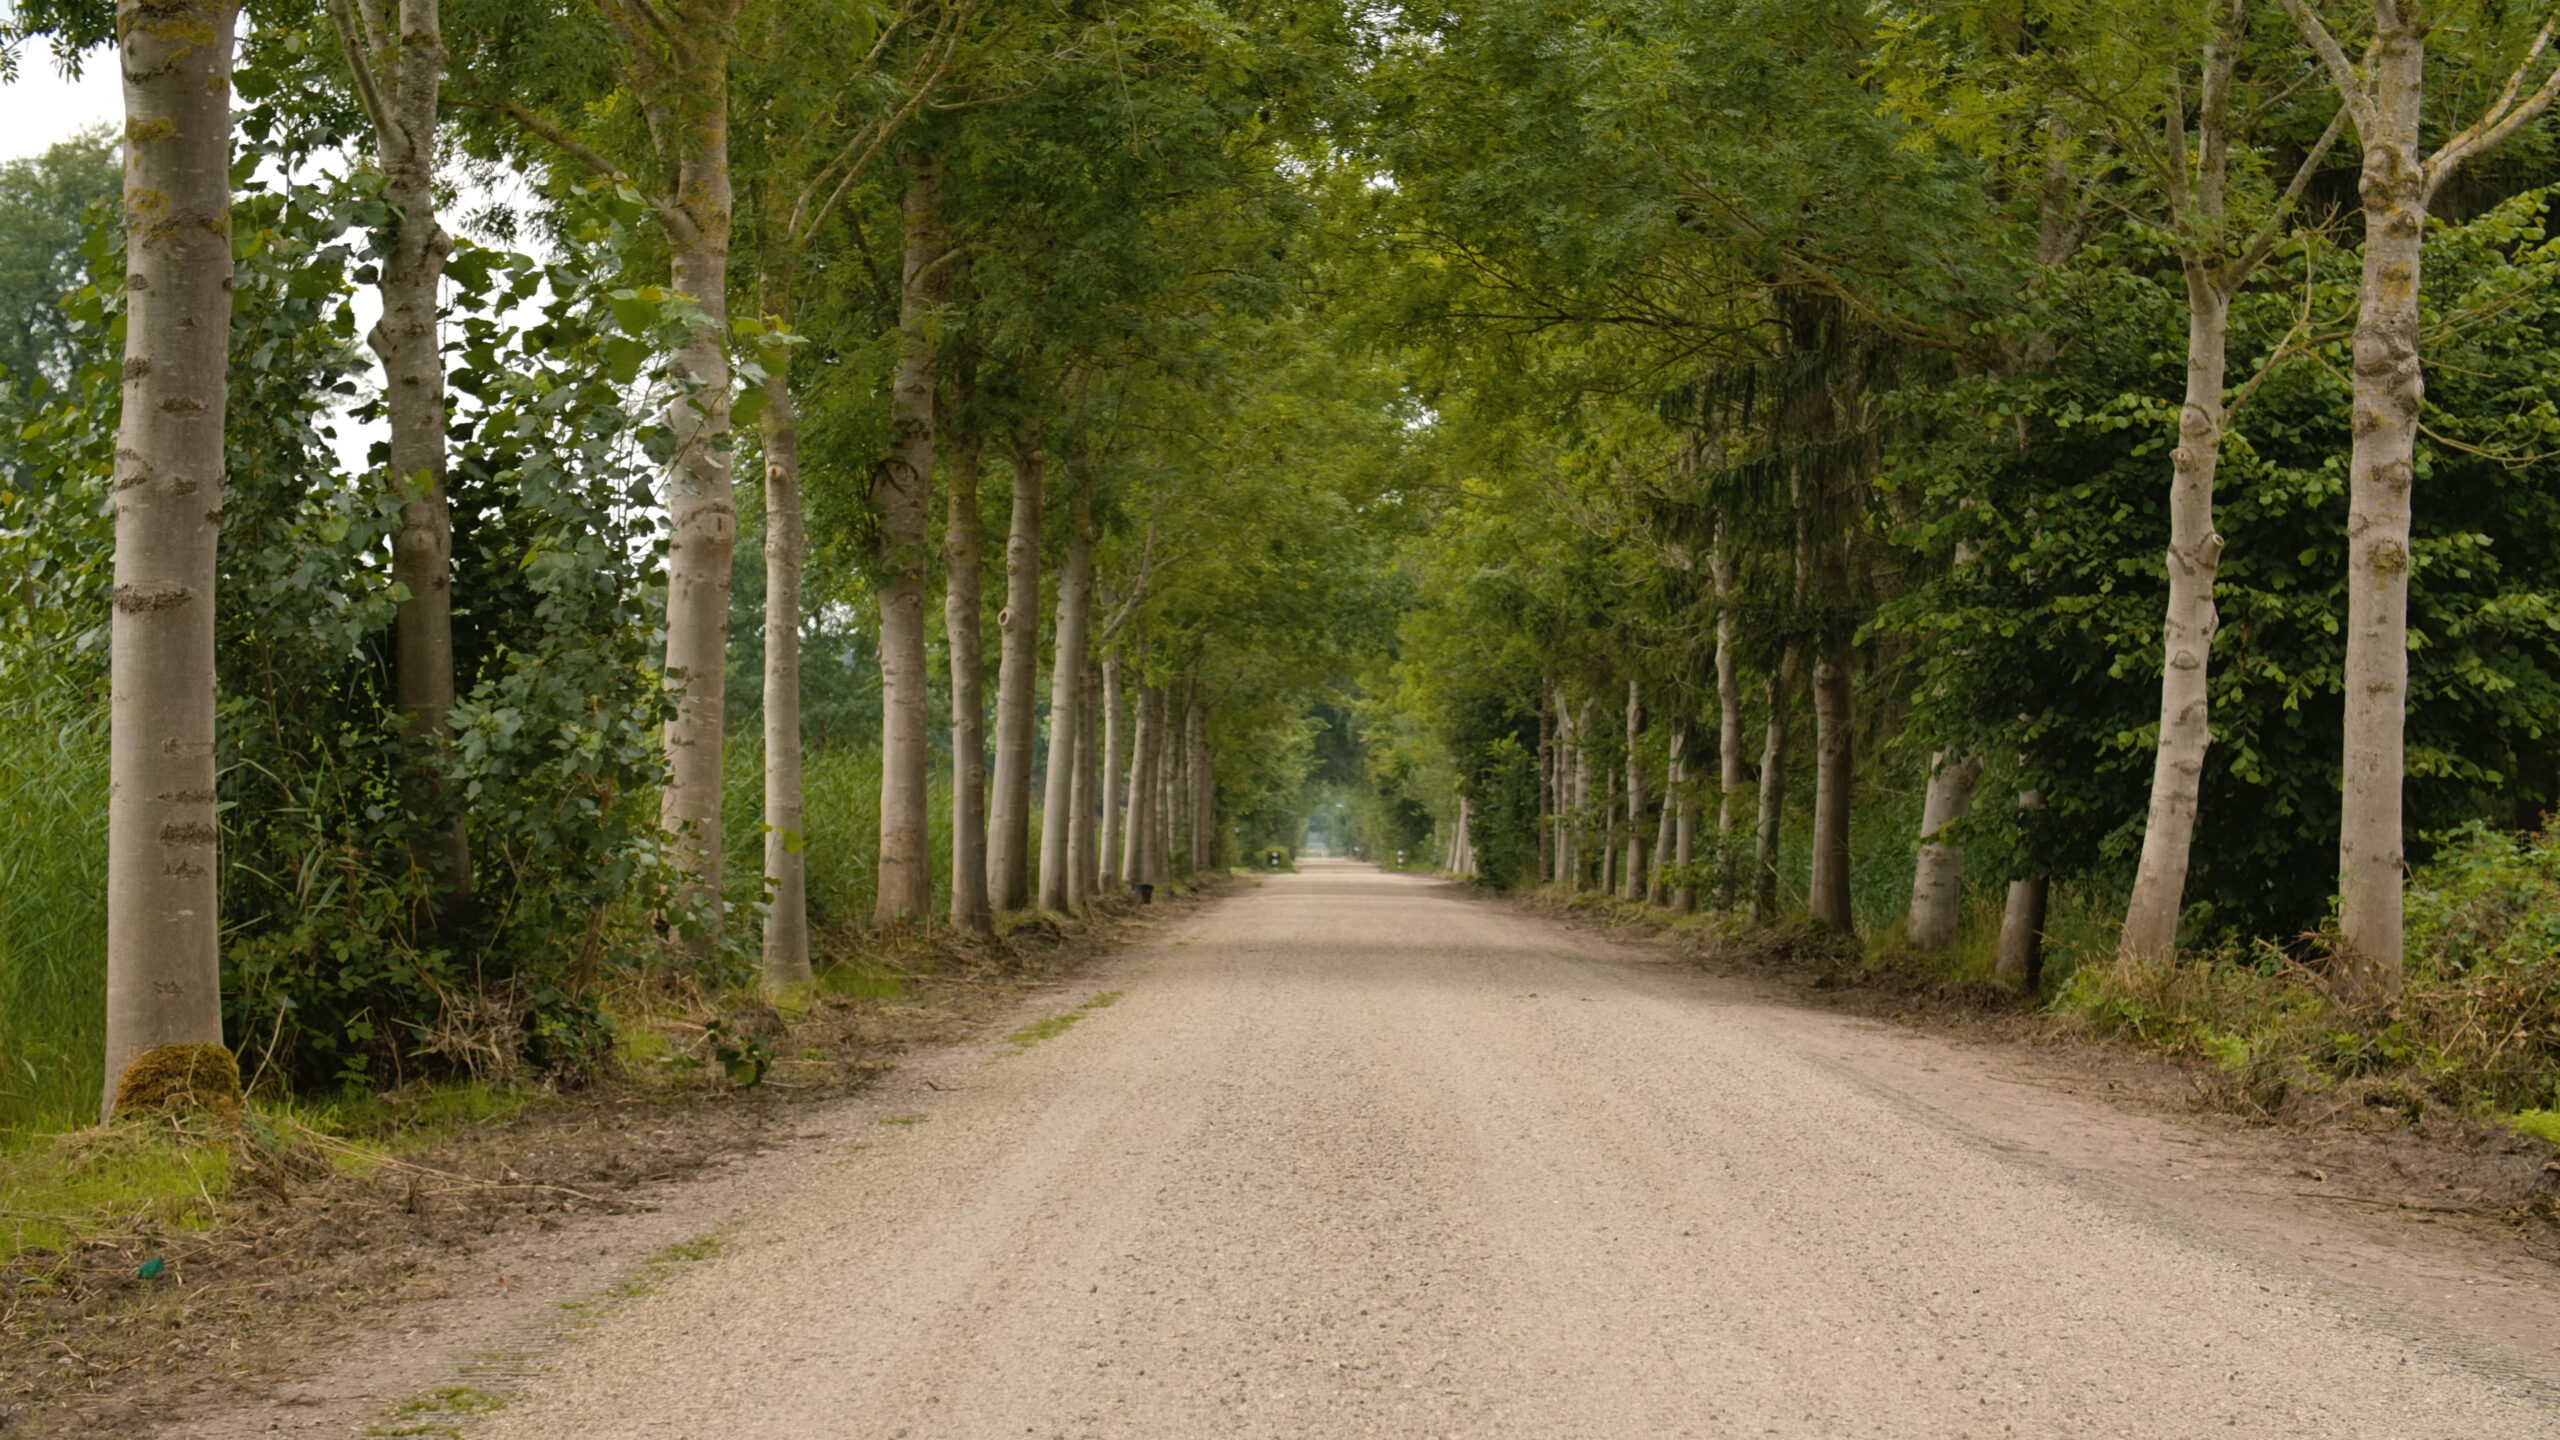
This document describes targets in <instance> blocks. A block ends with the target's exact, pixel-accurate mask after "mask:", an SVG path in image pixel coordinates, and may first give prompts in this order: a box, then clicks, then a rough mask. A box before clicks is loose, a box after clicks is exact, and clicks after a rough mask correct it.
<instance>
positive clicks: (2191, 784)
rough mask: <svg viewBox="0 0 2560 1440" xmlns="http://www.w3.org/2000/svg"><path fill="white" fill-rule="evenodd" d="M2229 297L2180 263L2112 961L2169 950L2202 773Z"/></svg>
mask: <svg viewBox="0 0 2560 1440" xmlns="http://www.w3.org/2000/svg"><path fill="white" fill-rule="evenodd" d="M2229 330H2230V325H2229V302H2228V300H2227V299H2226V298H2225V296H2224V295H2223V293H2222V290H2221V287H2220V285H2219V283H2218V282H2216V281H2214V280H2213V279H2211V278H2210V277H2208V276H2206V275H2205V274H2204V273H2203V271H2202V268H2201V267H2200V266H2198V265H2196V264H2193V263H2190V264H2189V265H2188V267H2187V395H2186V405H2185V408H2184V409H2183V410H2181V411H2180V412H2179V418H2178V445H2177V448H2176V449H2174V450H2172V451H2170V452H2169V459H2170V482H2169V562H2168V563H2169V601H2168V611H2167V618H2166V619H2165V620H2164V621H2163V623H2162V626H2161V637H2162V656H2163V664H2162V666H2161V670H2160V745H2159V750H2158V752H2157V754H2156V755H2155V756H2154V757H2153V759H2152V766H2151V814H2150V818H2149V820H2148V821H2147V822H2146V824H2145V826H2144V828H2143V832H2142V861H2141V864H2140V866H2139V867H2138V868H2137V869H2136V870H2135V872H2134V879H2133V894H2132V896H2131V897H2130V898H2129V899H2128V900H2127V901H2126V904H2125V912H2124V928H2123V930H2122V931H2120V932H2119V933H2118V935H2117V938H2116V961H2117V963H2118V964H2119V965H2151V964H2161V963H2165V962H2166V961H2168V960H2169V958H2170V957H2171V956H2172V954H2174V953H2175V951H2176V949H2177V944H2178V917H2179V915H2180V914H2181V913H2182V912H2183V911H2184V909H2185V904H2186V884H2187V857H2188V854H2189V852H2190V851H2191V850H2192V848H2193V847H2194V843H2195V829H2196V815H2197V806H2198V801H2199V797H2200V795H2201V793H2202V788H2203V780H2204V757H2205V749H2206V747H2207V746H2208V745H2210V744H2211V743H2212V738H2213V735H2212V729H2211V726H2210V724H2209V717H2208V706H2209V702H2210V681H2211V671H2212V662H2213V632H2214V629H2215V626H2216V623H2217V622H2216V618H2215V614H2214V604H2213V586H2214V575H2215V572H2216V571H2217V570H2218V569H2220V567H2221V561H2222V537H2221V536H2220V535H2218V534H2215V533H2214V528H2213V481H2214V472H2215V470H2216V469H2217V468H2218V466H2219V465H2220V463H2221V458H2222V431H2223V414H2222V379H2223V365H2224V357H2225V353H2226V349H2227V344H2226V342H2227V338H2228V335H2229Z"/></svg>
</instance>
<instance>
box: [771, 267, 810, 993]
mask: <svg viewBox="0 0 2560 1440" xmlns="http://www.w3.org/2000/svg"><path fill="white" fill-rule="evenodd" d="M788 264H789V262H788V261H787V260H785V261H782V262H780V263H778V264H777V265H775V266H774V267H773V268H772V269H769V270H768V271H767V273H766V280H765V284H764V287H763V289H764V313H765V314H766V315H768V316H772V317H776V318H780V317H786V316H788V315H789V314H790V304H791V294H790V276H789V272H788V270H787V268H785V267H787V266H788ZM768 363H769V365H770V366H771V368H770V369H769V370H768V371H767V373H766V375H765V381H764V388H765V404H764V414H763V416H762V417H761V420H762V424H763V436H762V438H763V442H764V826H765V830H764V875H765V885H766V888H767V889H768V890H769V891H770V892H771V894H772V900H771V904H770V907H769V909H768V910H767V912H766V915H765V922H764V973H765V978H766V980H768V981H770V982H771V983H773V984H776V985H796V984H799V983H801V982H803V981H805V980H807V979H808V978H809V883H808V863H807V861H808V857H807V855H806V854H804V853H803V846H804V844H805V843H806V842H805V837H806V836H807V833H808V832H807V829H806V826H805V824H804V820H805V817H804V815H803V813H802V806H801V798H802V797H801V786H800V768H801V767H800V567H801V563H802V561H803V560H804V559H805V557H806V556H807V554H808V547H809V539H808V530H807V527H806V526H805V525H804V524H803V523H802V518H801V511H800V410H799V406H798V404H797V403H796V402H795V401H794V400H793V398H792V394H791V370H790V364H791V362H790V357H789V356H788V355H787V354H779V353H778V354H776V355H774V356H772V357H771V358H770V359H769V361H768Z"/></svg>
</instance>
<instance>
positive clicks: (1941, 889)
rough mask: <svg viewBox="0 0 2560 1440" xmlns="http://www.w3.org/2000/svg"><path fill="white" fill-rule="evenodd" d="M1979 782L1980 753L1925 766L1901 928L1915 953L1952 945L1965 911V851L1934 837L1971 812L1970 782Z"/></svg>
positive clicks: (1980, 773)
mask: <svg viewBox="0 0 2560 1440" xmlns="http://www.w3.org/2000/svg"><path fill="white" fill-rule="evenodd" d="M1980 778H1982V757H1981V756H1979V755H1967V756H1965V757H1963V758H1962V759H1959V760H1954V761H1952V762H1950V760H1949V758H1948V757H1947V756H1946V755H1944V754H1940V755H1939V756H1938V757H1937V758H1936V759H1935V760H1934V761H1933V762H1932V763H1931V765H1930V769H1929V796H1928V799H1927V800H1926V801H1925V802H1924V803H1923V805H1922V807H1921V811H1920V858H1919V862H1918V863H1917V864H1916V865H1914V866H1913V867H1912V875H1911V918H1910V920H1909V921H1908V922H1907V923H1906V924H1905V925H1904V927H1903V932H1904V934H1905V936H1906V937H1907V938H1908V939H1909V940H1910V941H1911V946H1912V948H1913V949H1915V950H1924V951H1930V952H1936V951H1941V950H1945V949H1948V948H1949V947H1951V946H1953V945H1954V944H1955V943H1956V924H1957V922H1958V921H1959V920H1960V919H1961V918H1962V916H1963V909H1964V906H1963V901H1964V847H1963V846H1961V845H1952V844H1947V843H1945V842H1944V841H1942V840H1940V839H1939V838H1938V837H1939V836H1941V835H1943V834H1944V833H1945V832H1946V830H1947V828H1948V827H1949V826H1951V825H1954V824H1955V823H1956V822H1958V821H1960V820H1962V819H1964V818H1965V816H1966V815H1968V814H1970V813H1972V810H1973V782H1974V781H1976V780H1978V779H1980Z"/></svg>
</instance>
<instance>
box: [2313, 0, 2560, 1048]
mask: <svg viewBox="0 0 2560 1440" xmlns="http://www.w3.org/2000/svg"><path fill="white" fill-rule="evenodd" d="M2283 3H2284V7H2285V10H2286V12H2287V13H2288V14H2290V15H2291V16H2292V17H2293V20H2294V24H2295V25H2296V26H2297V27H2298V28H2299V29H2300V30H2301V31H2302V34H2303V38H2304V39H2305V40H2307V41H2309V42H2310V45H2311V48H2312V49H2313V50H2314V51H2315V52H2317V53H2318V55H2319V57H2320V60H2321V63H2322V64H2323V65H2325V66H2326V67H2327V68H2328V71H2329V76H2330V79H2331V81H2332V83H2334V84H2335V85H2336V87H2337V90H2338V95H2339V98H2340V100H2341V101H2342V102H2343V104H2344V106H2345V109H2346V112H2347V115H2348V117H2349V118H2350V119H2351V120H2353V121H2354V123H2355V127H2356V135H2357V137H2358V138H2359V139H2360V140H2361V141H2362V142H2363V146H2364V171H2363V175H2362V178H2361V180H2360V183H2359V185H2358V189H2359V190H2360V192H2361V194H2362V196H2363V201H2364V225H2365V243H2364V272H2363V276H2362V280H2361V286H2360V289H2359V292H2358V297H2357V306H2356V329H2355V339H2354V342H2353V344H2352V346H2351V347H2350V348H2351V353H2352V354H2353V356H2354V415H2355V424H2354V441H2353V447H2354V448H2353V452H2352V456H2351V459H2350V461H2349V466H2348V478H2347V645H2346V652H2347V653H2346V664H2345V676H2344V678H2345V682H2346V727H2345V728H2346V735H2345V769H2344V773H2343V776H2342V782H2341V783H2342V794H2341V797H2340V798H2341V800H2342V802H2343V806H2342V811H2341V814H2340V816H2339V823H2338V929H2339V932H2340V938H2341V940H2342V942H2343V950H2344V954H2343V955H2342V956H2341V959H2342V961H2343V962H2344V963H2343V965H2342V967H2341V970H2340V974H2339V977H2338V979H2339V984H2340V990H2341V992H2342V993H2343V994H2344V995H2346V996H2347V997H2348V998H2349V999H2351V1000H2356V1001H2361V1002H2375V1001H2380V1000H2383V999H2387V998H2389V997H2390V996H2392V995H2394V994H2396V993H2397V992H2398V990H2399V988H2400V981H2401V968H2402V958H2403V957H2402V952H2403V944H2404V936H2403V933H2402V924H2403V917H2402V902H2403V894H2402V885H2403V882H2404V878H2405V858H2404V856H2403V853H2402V845H2403V834H2402V816H2401V788H2402V785H2403V783H2404V781H2405V779H2406V773H2407V772H2406V765H2405V748H2404V747H2405V744H2406V737H2405V733H2404V731H2405V727H2406V724H2407V720H2408V690H2409V570H2410V564H2411V557H2410V553H2409V524H2410V512H2411V502H2410V490H2411V488H2412V486H2413V484H2414V482H2415V479H2416V472H2415V470H2414V469H2413V462H2414V460H2415V457H2416V451H2417V439H2418V425H2419V422H2420V409H2421V405H2422V403H2423V401H2424V400H2425V397H2426V380H2425V375H2424V370H2423V366H2422V364H2421V361H2420V357H2419V342H2420V333H2419V332H2420V312H2419V307H2418V301H2419V290H2420V278H2419V277H2420V261H2421V260H2422V258H2423V256H2424V246H2425V240H2426V222H2427V213H2428V211H2429V209H2430V208H2431V207H2432V205H2433V204H2434V201H2435V194H2436V191H2437V190H2438V189H2439V188H2441V187H2442V186H2443V184H2444V182H2445V181H2446V180H2448V179H2450V178H2451V177H2452V176H2453V174H2454V172H2455V171H2457V170H2459V169H2460V168H2461V167H2462V165H2463V163H2464V162H2466V161H2468V160H2469V159H2470V158H2471V157H2473V156H2475V155H2478V154H2481V153H2482V152H2484V151H2487V150H2489V149H2491V148H2493V147H2495V146H2497V145H2499V144H2500V143H2502V142H2504V141H2505V140H2506V138H2507V137H2508V136H2510V135H2512V134H2514V133H2515V132H2516V130H2518V129H2519V128H2521V127H2522V126H2524V125H2526V124H2528V123H2530V122H2531V121H2532V120H2533V119H2534V118H2535V117H2536V116H2538V115H2540V114H2541V113H2542V112H2543V111H2544V110H2546V109H2548V108H2549V107H2550V105H2551V103H2552V100H2553V98H2554V97H2555V96H2560V69H2555V70H2553V71H2552V72H2551V73H2550V74H2549V75H2547V76H2545V77H2544V78H2543V80H2542V81H2541V83H2540V84H2539V85H2537V86H2535V87H2534V88H2533V89H2532V91H2531V92H2530V93H2526V94H2522V95H2521V98H2520V92H2522V91H2523V90H2524V86H2525V82H2526V81H2527V80H2528V79H2529V78H2530V75H2531V72H2532V70H2533V68H2534V66H2535V65H2536V64H2538V63H2540V61H2541V59H2542V56H2543V54H2544V52H2545V51H2546V50H2547V49H2548V47H2549V45H2550V43H2551V37H2552V33H2553V28H2554V26H2555V24H2560V20H2551V19H2547V20H2545V21H2543V23H2542V25H2541V28H2540V29H2539V30H2538V31H2537V32H2536V34H2535V36H2534V39H2533V43H2532V46H2531V48H2530V49H2529V50H2528V51H2527V52H2526V54H2525V57H2524V59H2523V61H2522V63H2520V64H2519V65H2518V66H2517V67H2516V70H2515V72H2514V73H2513V74H2512V75H2511V76H2509V77H2508V80H2507V83H2506V86H2505V88H2504V89H2503V90H2501V91H2500V92H2499V94H2498V96H2497V98H2496V99H2495V100H2493V101H2492V102H2491V103H2490V105H2489V108H2488V109H2487V111H2486V112H2484V113H2483V114H2482V115H2481V117H2480V119H2479V120H2478V121H2476V122H2475V123H2473V124H2472V125H2471V126H2470V127H2468V128H2467V129H2464V130H2462V131H2460V132H2459V133H2457V134H2454V135H2452V136H2450V137H2448V138H2447V139H2446V140H2445V141H2444V143H2443V144H2442V145H2440V146H2438V147H2437V148H2436V152H2435V154H2434V155H2432V156H2426V155H2422V154H2421V153H2420V149H2419V141H2420V136H2419V123H2420V120H2421V106H2420V101H2421V99H2422V96H2423V89H2424V82H2425V78H2426V77H2425V71H2426V37H2427V32H2428V30H2429V29H2430V27H2431V26H2432V25H2433V24H2434V21H2433V19H2432V17H2430V16H2429V15H2428V14H2427V12H2426V8H2425V6H2424V5H2423V4H2421V3H2418V0H2371V7H2372V14H2373V25H2374V31H2373V40H2372V43H2371V45H2370V47H2369V48H2368V49H2367V51H2366V62H2367V63H2366V64H2365V65H2364V66H2362V67H2359V66H2358V65H2356V63H2355V62H2354V61H2353V60H2351V59H2350V58H2349V57H2348V55H2347V54H2346V52H2345V51H2344V50H2343V49H2341V48H2340V47H2339V45H2338V42H2337V40H2336V39H2335V38H2334V37H2333V36H2331V35H2330V33H2329V31H2328V29H2327V27H2326V26H2324V25H2322V24H2321V22H2320V19H2319V17H2318V16H2317V15H2315V14H2313V13H2312V11H2311V10H2310V8H2309V7H2308V6H2307V5H2306V4H2305V3H2304V0H2283Z"/></svg>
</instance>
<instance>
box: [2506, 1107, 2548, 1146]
mask: <svg viewBox="0 0 2560 1440" xmlns="http://www.w3.org/2000/svg"><path fill="white" fill-rule="evenodd" d="M2507 1123H2508V1124H2510V1125H2513V1126H2514V1127H2516V1128H2517V1129H2519V1130H2521V1131H2523V1132H2524V1133H2526V1134H2527V1135H2530V1136H2532V1137H2534V1138H2535V1139H2537V1140H2547V1141H2549V1142H2550V1143H2552V1144H2554V1145H2560V1110H2519V1111H2517V1112H2516V1113H2515V1114H2513V1115H2510V1116H2508V1117H2507Z"/></svg>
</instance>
